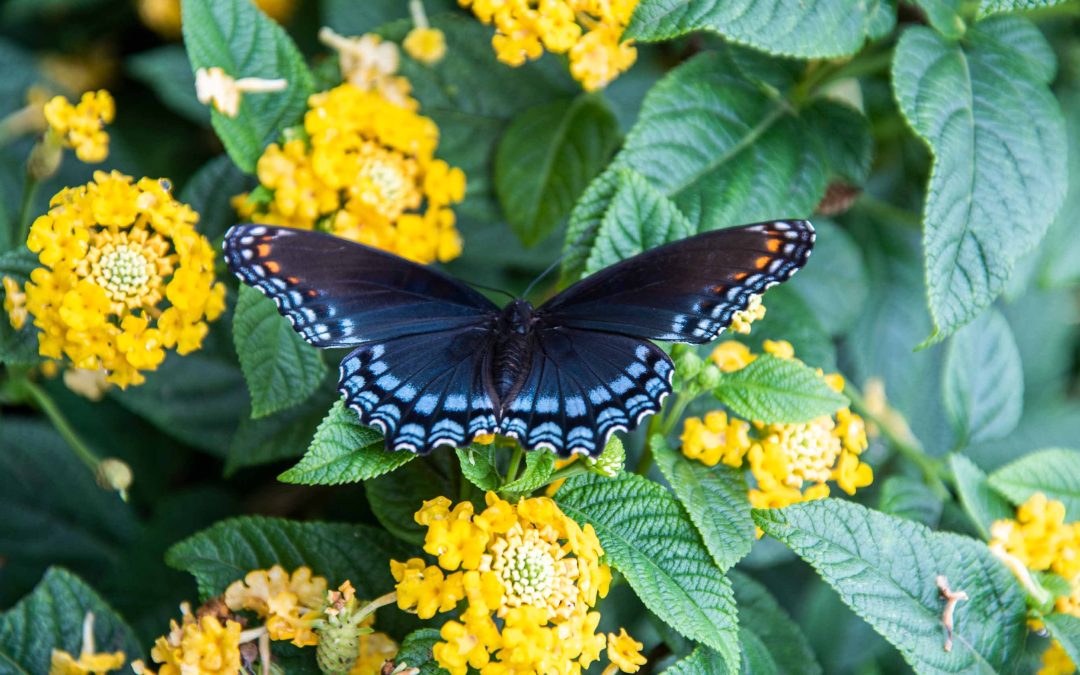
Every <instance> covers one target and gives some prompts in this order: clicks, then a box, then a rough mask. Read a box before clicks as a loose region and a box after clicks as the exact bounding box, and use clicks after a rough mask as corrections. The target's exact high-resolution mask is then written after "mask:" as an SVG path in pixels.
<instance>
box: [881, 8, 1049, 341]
mask: <svg viewBox="0 0 1080 675" xmlns="http://www.w3.org/2000/svg"><path fill="white" fill-rule="evenodd" d="M1053 72H1054V63H1053V55H1052V52H1050V51H1049V47H1048V45H1047V44H1046V41H1045V39H1044V38H1043V37H1042V35H1041V34H1040V33H1039V31H1038V29H1036V28H1035V27H1034V26H1033V25H1032V24H1031V23H1030V22H1028V21H1026V20H1024V19H1020V18H1018V17H1000V18H994V19H990V20H987V21H982V22H979V23H978V24H976V25H975V26H973V27H972V28H971V29H969V30H968V33H967V36H966V40H965V42H964V43H963V44H960V43H956V42H951V41H949V40H947V39H945V38H944V37H942V36H940V35H938V34H937V33H935V32H933V31H932V30H930V29H928V28H913V29H910V30H907V31H905V32H904V34H903V35H902V36H901V38H900V42H899V44H898V45H897V48H896V54H895V56H894V61H893V86H894V89H895V93H896V98H897V100H898V102H899V104H900V109H901V111H902V112H903V114H904V116H905V117H906V118H907V120H908V123H909V124H910V125H911V127H912V128H913V129H914V130H915V132H916V133H917V134H918V135H919V136H920V137H921V138H922V139H923V140H924V141H926V143H927V144H928V145H929V147H930V150H931V152H932V153H933V154H934V168H933V172H932V174H931V176H930V183H929V185H928V187H927V199H926V206H925V210H924V212H923V222H924V223H925V234H924V250H925V251H926V259H925V272H926V282H927V287H928V299H929V307H930V312H931V315H932V317H933V321H934V333H933V334H932V335H931V338H930V339H932V340H940V339H942V338H944V337H946V336H948V335H949V334H951V333H953V332H955V331H956V329H958V328H959V327H960V326H962V325H964V324H965V323H967V322H968V321H970V320H971V319H973V318H974V317H975V316H976V315H977V314H978V313H979V311H980V310H982V309H983V308H984V307H986V306H988V305H989V304H990V303H991V302H993V300H994V298H995V297H997V296H998V295H999V294H1000V293H1001V291H1002V290H1004V288H1005V283H1006V281H1007V280H1008V278H1009V274H1010V272H1011V271H1012V267H1013V264H1014V263H1015V262H1016V260H1017V259H1018V258H1019V257H1020V256H1021V255H1023V254H1024V253H1026V252H1028V251H1029V250H1031V249H1032V248H1034V246H1035V245H1036V244H1037V243H1038V242H1039V240H1040V239H1042V237H1043V235H1044V234H1045V233H1046V229H1047V227H1049V225H1050V223H1051V222H1052V221H1053V219H1054V216H1055V214H1056V213H1057V211H1058V209H1059V208H1060V206H1061V204H1062V202H1063V200H1064V197H1065V190H1066V187H1067V180H1066V158H1065V153H1063V152H1061V148H1063V147H1065V128H1064V127H1065V125H1064V120H1063V118H1062V115H1061V109H1060V108H1059V107H1058V104H1057V101H1056V100H1055V99H1054V97H1053V95H1052V94H1051V93H1050V90H1049V88H1048V87H1047V83H1048V82H1049V81H1050V79H1051V78H1052V77H1053Z"/></svg>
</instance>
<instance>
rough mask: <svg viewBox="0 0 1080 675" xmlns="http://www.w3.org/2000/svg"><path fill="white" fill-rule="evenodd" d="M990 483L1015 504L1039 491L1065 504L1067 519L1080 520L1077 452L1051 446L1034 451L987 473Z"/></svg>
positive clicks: (1079, 456)
mask: <svg viewBox="0 0 1080 675" xmlns="http://www.w3.org/2000/svg"><path fill="white" fill-rule="evenodd" d="M990 486H991V487H992V488H994V489H995V490H997V491H998V492H1000V493H1001V494H1003V495H1005V496H1006V497H1008V498H1009V500H1010V501H1012V502H1013V503H1014V504H1023V503H1024V502H1026V501H1027V500H1028V498H1029V497H1031V495H1033V494H1035V493H1036V492H1041V493H1043V494H1044V495H1046V496H1047V497H1049V498H1050V499H1056V500H1058V501H1060V502H1063V503H1064V504H1065V512H1066V514H1067V519H1068V520H1070V521H1071V520H1080V452H1077V451H1075V450H1063V449H1061V448H1052V449H1049V450H1042V451H1040V452H1033V453H1032V454H1030V455H1025V456H1024V457H1021V458H1020V459H1018V460H1016V461H1015V462H1012V463H1011V464H1008V465H1006V466H1003V467H1001V468H1000V469H998V470H997V471H995V472H994V473H992V474H990Z"/></svg>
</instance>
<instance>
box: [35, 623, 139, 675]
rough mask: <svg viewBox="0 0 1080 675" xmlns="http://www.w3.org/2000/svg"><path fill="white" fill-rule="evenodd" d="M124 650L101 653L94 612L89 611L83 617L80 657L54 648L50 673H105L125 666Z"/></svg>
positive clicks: (94, 674) (77, 674)
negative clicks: (96, 634)
mask: <svg viewBox="0 0 1080 675" xmlns="http://www.w3.org/2000/svg"><path fill="white" fill-rule="evenodd" d="M125 658H126V657H125V656H124V652H119V651H118V652H112V653H111V654H105V653H101V654H99V653H98V652H97V650H96V649H95V648H94V614H93V613H92V612H87V613H86V616H85V617H84V618H83V629H82V649H81V650H80V651H79V658H77V659H76V658H75V657H74V656H72V655H71V654H70V653H68V652H66V651H64V650H62V649H54V650H52V654H51V656H50V658H49V675H91V673H92V674H93V675H105V674H106V673H109V672H111V671H113V670H120V669H121V668H123V667H124V660H125Z"/></svg>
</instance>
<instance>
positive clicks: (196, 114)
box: [124, 45, 210, 124]
mask: <svg viewBox="0 0 1080 675" xmlns="http://www.w3.org/2000/svg"><path fill="white" fill-rule="evenodd" d="M124 65H125V67H126V68H127V71H128V72H129V73H131V75H132V76H133V77H135V78H136V79H138V80H140V81H142V82H143V83H144V84H145V85H146V86H148V87H150V89H152V90H153V91H154V93H156V94H157V95H158V98H160V99H161V101H162V103H164V104H165V105H167V106H168V107H169V108H171V109H172V110H174V111H175V112H177V113H179V114H180V115H183V116H184V117H186V118H187V119H189V120H191V121H192V122H196V123H198V124H206V123H207V122H209V121H210V111H209V110H208V109H207V107H206V106H204V105H203V104H202V103H199V99H198V98H196V97H195V76H194V75H193V73H192V71H191V62H190V61H188V57H187V53H186V52H185V51H184V48H183V47H181V46H180V45H166V46H164V47H155V48H154V49H147V50H146V51H143V52H139V53H138V54H135V55H134V56H132V57H130V58H129V59H128V60H127V62H126V63H125V64H124Z"/></svg>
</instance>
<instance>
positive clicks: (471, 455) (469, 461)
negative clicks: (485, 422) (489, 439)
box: [457, 443, 501, 490]
mask: <svg viewBox="0 0 1080 675" xmlns="http://www.w3.org/2000/svg"><path fill="white" fill-rule="evenodd" d="M457 456H458V461H459V462H461V475H463V476H465V478H467V479H468V481H469V482H470V483H472V484H473V485H475V486H476V487H478V488H480V489H481V490H494V489H496V488H498V487H499V481H500V480H501V476H499V469H498V466H497V465H496V447H495V444H494V443H489V444H487V445H481V444H479V443H473V444H472V445H469V446H468V447H464V448H458V449H457Z"/></svg>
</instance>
